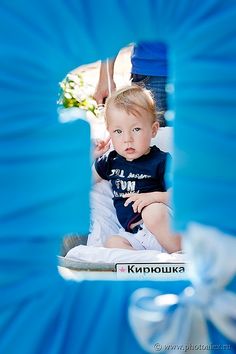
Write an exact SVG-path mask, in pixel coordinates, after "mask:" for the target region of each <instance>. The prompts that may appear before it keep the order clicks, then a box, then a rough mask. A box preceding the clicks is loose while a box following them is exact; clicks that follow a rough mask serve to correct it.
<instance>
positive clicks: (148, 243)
mask: <svg viewBox="0 0 236 354" xmlns="http://www.w3.org/2000/svg"><path fill="white" fill-rule="evenodd" d="M140 227H142V229H140V230H139V231H138V232H137V233H136V234H132V233H131V232H127V231H125V229H123V228H122V229H120V232H119V236H121V237H124V238H125V239H126V240H127V241H129V243H130V244H131V246H132V247H133V248H134V249H135V250H157V251H160V252H166V251H165V250H164V248H162V246H161V245H160V244H159V242H158V241H157V239H156V238H155V236H154V235H153V234H152V233H151V232H150V231H149V230H148V229H147V228H146V226H145V225H144V224H140Z"/></svg>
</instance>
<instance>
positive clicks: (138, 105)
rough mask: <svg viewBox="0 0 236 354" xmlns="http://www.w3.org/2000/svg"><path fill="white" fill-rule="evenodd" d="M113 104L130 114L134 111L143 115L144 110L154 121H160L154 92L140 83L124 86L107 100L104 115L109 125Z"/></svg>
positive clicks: (135, 113)
mask: <svg viewBox="0 0 236 354" xmlns="http://www.w3.org/2000/svg"><path fill="white" fill-rule="evenodd" d="M112 106H115V107H116V108H118V109H122V110H124V111H125V112H127V113H128V114H130V113H132V114H133V115H135V116H142V110H144V111H146V112H147V113H149V115H150V116H151V118H152V122H153V123H154V122H156V121H158V119H157V111H156V105H155V101H154V99H153V97H152V93H151V92H150V91H149V90H147V89H145V88H143V87H140V86H138V85H132V86H126V87H123V88H121V89H119V90H117V91H115V92H113V93H112V94H111V96H110V97H108V99H107V100H106V104H105V110H104V117H105V122H106V125H107V126H108V116H109V115H111V114H112V113H111V112H109V113H110V114H108V111H109V110H110V109H111V107H112Z"/></svg>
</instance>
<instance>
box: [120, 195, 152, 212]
mask: <svg viewBox="0 0 236 354" xmlns="http://www.w3.org/2000/svg"><path fill="white" fill-rule="evenodd" d="M124 198H127V200H126V201H125V203H124V206H127V205H129V204H130V203H132V202H133V205H132V207H133V210H134V212H135V213H141V211H142V210H143V208H144V207H146V206H147V205H150V204H152V203H156V201H157V200H156V197H155V192H154V193H153V192H150V193H134V194H129V193H128V194H125V195H124Z"/></svg>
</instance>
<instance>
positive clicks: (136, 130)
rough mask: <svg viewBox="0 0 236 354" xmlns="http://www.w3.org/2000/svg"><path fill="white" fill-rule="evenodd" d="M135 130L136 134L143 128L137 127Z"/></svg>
mask: <svg viewBox="0 0 236 354" xmlns="http://www.w3.org/2000/svg"><path fill="white" fill-rule="evenodd" d="M133 130H134V131H135V132H139V131H140V130H141V128H138V127H136V128H134V129H133Z"/></svg>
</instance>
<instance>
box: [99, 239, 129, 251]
mask: <svg viewBox="0 0 236 354" xmlns="http://www.w3.org/2000/svg"><path fill="white" fill-rule="evenodd" d="M105 247H108V248H122V249H129V250H133V247H132V246H131V244H130V243H129V241H128V240H126V239H125V238H124V237H121V236H111V237H109V238H108V240H107V242H106V243H105Z"/></svg>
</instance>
